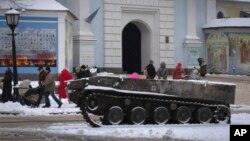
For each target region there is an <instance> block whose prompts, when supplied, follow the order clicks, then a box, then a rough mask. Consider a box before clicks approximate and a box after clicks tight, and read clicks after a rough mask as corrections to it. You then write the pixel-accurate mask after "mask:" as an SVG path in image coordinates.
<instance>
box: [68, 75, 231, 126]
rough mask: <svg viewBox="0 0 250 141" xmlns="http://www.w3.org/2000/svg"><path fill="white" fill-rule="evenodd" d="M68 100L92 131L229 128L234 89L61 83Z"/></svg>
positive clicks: (111, 80) (185, 83) (115, 80)
mask: <svg viewBox="0 0 250 141" xmlns="http://www.w3.org/2000/svg"><path fill="white" fill-rule="evenodd" d="M66 86H67V92H68V95H69V98H70V100H72V101H73V102H74V103H76V104H77V105H78V106H79V107H80V108H81V111H82V115H83V117H84V119H85V120H86V121H87V122H88V123H89V124H90V125H92V126H94V127H100V126H103V125H120V124H121V125H123V124H137V125H138V124H170V123H175V124H177V123H221V122H224V123H230V104H232V103H234V98H235V88H236V86H235V84H231V83H219V82H210V81H204V80H199V81H194V80H147V79H131V78H125V77H114V76H96V77H90V78H84V79H78V80H71V81H67V84H66Z"/></svg>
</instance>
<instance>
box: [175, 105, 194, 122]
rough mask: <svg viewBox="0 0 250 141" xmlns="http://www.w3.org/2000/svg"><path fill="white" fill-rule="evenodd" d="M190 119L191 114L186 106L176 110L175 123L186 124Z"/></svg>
mask: <svg viewBox="0 0 250 141" xmlns="http://www.w3.org/2000/svg"><path fill="white" fill-rule="evenodd" d="M191 118H192V112H191V110H190V108H188V107H187V106H180V107H178V108H177V109H176V121H177V122H179V123H188V122H189V121H190V120H191Z"/></svg>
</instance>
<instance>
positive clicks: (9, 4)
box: [0, 0, 29, 9]
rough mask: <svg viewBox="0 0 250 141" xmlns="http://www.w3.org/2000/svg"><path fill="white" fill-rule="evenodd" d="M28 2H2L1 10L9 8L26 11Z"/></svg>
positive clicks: (22, 0)
mask: <svg viewBox="0 0 250 141" xmlns="http://www.w3.org/2000/svg"><path fill="white" fill-rule="evenodd" d="M28 5H29V4H28V1H27V0H0V9H3V8H6V7H8V8H9V9H11V8H15V9H26V7H27V6H28Z"/></svg>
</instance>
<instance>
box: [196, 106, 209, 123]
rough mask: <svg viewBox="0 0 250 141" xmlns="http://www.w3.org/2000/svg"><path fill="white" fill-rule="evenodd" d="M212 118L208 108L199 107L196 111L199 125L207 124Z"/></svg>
mask: <svg viewBox="0 0 250 141" xmlns="http://www.w3.org/2000/svg"><path fill="white" fill-rule="evenodd" d="M212 118H213V112H212V110H211V109H210V108H208V107H201V108H199V109H198V110H197V120H198V121H199V122H200V123H209V122H210V121H211V120H212Z"/></svg>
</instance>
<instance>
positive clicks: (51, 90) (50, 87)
mask: <svg viewBox="0 0 250 141" xmlns="http://www.w3.org/2000/svg"><path fill="white" fill-rule="evenodd" d="M45 72H46V78H45V80H44V82H42V85H43V86H44V94H45V105H44V106H43V108H46V107H50V100H49V96H51V97H52V98H53V99H54V100H55V102H56V103H57V104H58V108H60V107H61V106H62V102H61V101H60V100H59V99H58V98H57V97H56V96H55V78H54V76H53V75H52V74H51V70H50V67H49V66H47V67H46V69H45Z"/></svg>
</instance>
